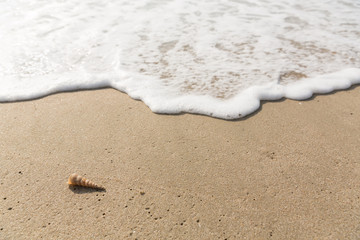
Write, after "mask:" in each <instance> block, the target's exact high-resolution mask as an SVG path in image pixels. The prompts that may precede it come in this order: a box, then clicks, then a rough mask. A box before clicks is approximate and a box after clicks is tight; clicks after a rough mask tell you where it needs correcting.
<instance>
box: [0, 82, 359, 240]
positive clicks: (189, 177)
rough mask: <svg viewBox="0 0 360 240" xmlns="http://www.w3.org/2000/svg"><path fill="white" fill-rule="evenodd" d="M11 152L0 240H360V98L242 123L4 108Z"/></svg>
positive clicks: (0, 117) (119, 109) (347, 94)
mask: <svg viewBox="0 0 360 240" xmlns="http://www.w3.org/2000/svg"><path fill="white" fill-rule="evenodd" d="M0 139H1V140H0V239H313V238H316V239H360V87H355V88H353V89H351V90H348V91H342V92H337V93H335V94H330V95H326V96H317V97H315V98H314V99H313V100H311V101H304V102H298V101H292V100H285V101H280V102H267V103H265V104H263V106H262V110H261V111H259V112H257V113H256V114H254V115H253V116H251V117H249V118H247V119H244V120H240V121H224V120H220V119H214V118H210V117H205V116H200V115H191V114H183V115H177V116H170V115H158V114H154V113H152V112H151V111H150V110H149V109H148V108H147V107H146V106H145V104H143V103H142V102H140V101H134V100H132V99H130V98H129V97H128V96H127V95H126V94H123V93H120V92H118V91H115V90H112V89H103V90H96V91H81V92H72V93H61V94H55V95H51V96H48V97H45V98H42V99H38V100H34V101H27V102H18V103H6V104H4V103H3V104H0ZM74 172H76V173H78V174H81V175H84V176H86V177H87V178H89V179H90V180H92V181H94V182H95V183H98V184H100V185H103V186H105V187H106V192H99V191H94V190H91V189H89V190H88V189H83V188H79V187H77V188H69V187H68V185H67V178H68V177H69V175H70V174H71V173H74Z"/></svg>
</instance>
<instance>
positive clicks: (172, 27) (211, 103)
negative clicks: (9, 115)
mask: <svg viewBox="0 0 360 240" xmlns="http://www.w3.org/2000/svg"><path fill="white" fill-rule="evenodd" d="M359 11H360V4H359V3H358V2H356V1H351V0H341V1H331V2H329V1H317V2H313V1H303V2H302V3H298V2H297V1H295V0H289V1H277V2H268V1H266V0H254V1H245V0H221V1H218V0H209V1H202V0H200V1H193V0H186V1H183V0H172V1H163V0H146V1H132V2H129V1H125V0H124V1H95V0H84V1H81V2H77V3H74V2H73V1H70V0H63V1H51V2H47V3H44V2H42V1H40V0H34V1H20V0H18V1H16V0H14V1H11V2H8V1H2V2H0V36H1V38H0V52H1V53H2V54H1V55H0V101H1V102H6V101H17V100H25V99H33V98H37V97H41V96H44V95H47V94H50V93H54V92H59V91H69V90H76V89H90V88H100V87H108V86H109V87H113V88H116V89H119V90H120V91H124V92H126V93H128V94H129V95H130V96H131V97H132V98H135V99H140V100H142V101H144V103H145V104H147V105H148V106H149V107H150V108H151V110H152V111H154V112H158V113H169V114H173V113H180V112H190V113H199V114H205V115H210V116H214V117H219V118H226V119H233V118H239V117H242V116H246V115H247V114H249V113H251V112H253V111H255V110H256V109H258V108H259V106H260V100H276V99H280V98H282V97H287V98H293V99H306V98H309V97H311V96H312V95H313V94H314V93H328V92H331V91H333V90H336V89H345V88H348V87H349V86H351V85H352V84H356V83H359V77H360V72H359V71H360V70H359V67H360V47H359V44H358V39H359V37H360V16H359V14H358V12H359Z"/></svg>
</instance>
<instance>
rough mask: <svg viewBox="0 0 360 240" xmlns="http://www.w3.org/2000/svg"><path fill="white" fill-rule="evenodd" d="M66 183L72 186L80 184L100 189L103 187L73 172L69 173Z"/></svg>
mask: <svg viewBox="0 0 360 240" xmlns="http://www.w3.org/2000/svg"><path fill="white" fill-rule="evenodd" d="M68 184H69V185H73V186H82V187H89V188H95V189H102V190H104V189H105V188H104V187H102V186H100V185H97V184H96V183H94V182H92V181H90V180H88V179H86V178H84V177H83V176H80V175H78V174H76V173H73V174H71V175H70V177H69V180H68Z"/></svg>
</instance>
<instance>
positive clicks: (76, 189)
mask: <svg viewBox="0 0 360 240" xmlns="http://www.w3.org/2000/svg"><path fill="white" fill-rule="evenodd" d="M69 189H70V190H71V191H72V192H73V193H76V194H84V193H92V192H106V189H95V188H88V187H81V186H72V185H69Z"/></svg>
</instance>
